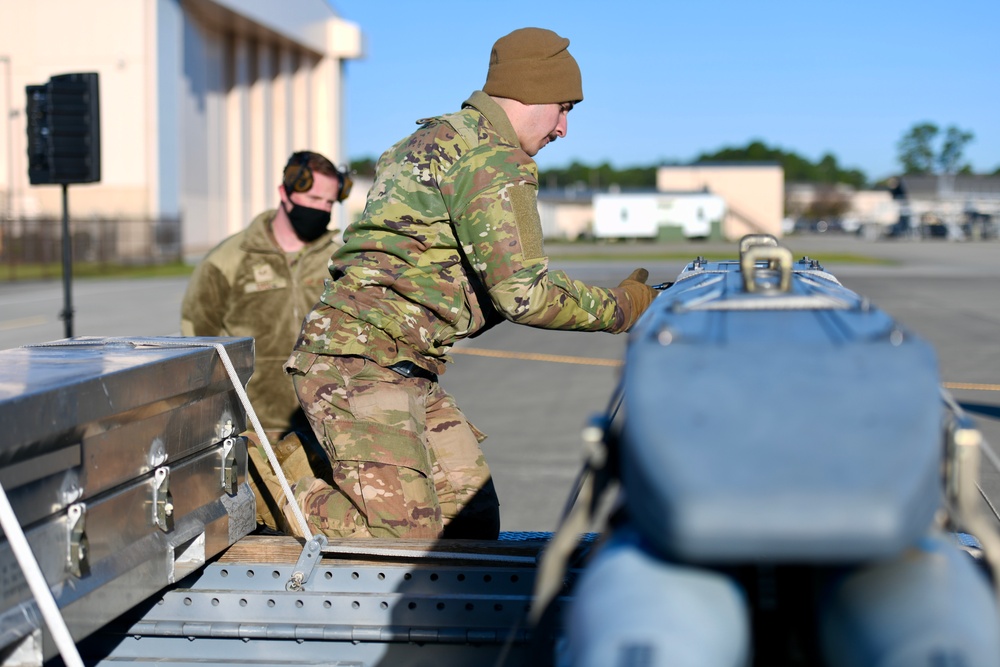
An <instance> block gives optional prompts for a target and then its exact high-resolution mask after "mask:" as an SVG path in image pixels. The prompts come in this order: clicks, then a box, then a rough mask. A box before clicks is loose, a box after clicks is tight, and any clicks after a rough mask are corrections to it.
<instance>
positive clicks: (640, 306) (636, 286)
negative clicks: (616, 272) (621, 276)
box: [618, 269, 659, 331]
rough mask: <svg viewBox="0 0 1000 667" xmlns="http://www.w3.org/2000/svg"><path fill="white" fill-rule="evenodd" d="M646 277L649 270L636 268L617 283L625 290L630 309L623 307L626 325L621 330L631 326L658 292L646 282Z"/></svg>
mask: <svg viewBox="0 0 1000 667" xmlns="http://www.w3.org/2000/svg"><path fill="white" fill-rule="evenodd" d="M647 278H649V271H647V270H646V269H636V270H635V271H633V272H632V273H631V274H630V275H629V277H628V278H626V279H625V280H623V281H621V284H619V285H618V287H620V288H621V289H623V290H625V294H626V295H627V297H628V300H629V306H630V309H626V308H623V310H625V311H626V314H627V318H626V326H625V328H624V329H622V330H623V331H628V330H629V329H631V328H632V325H633V324H635V322H636V320H638V319H639V316H640V315H642V314H643V313H644V312H645V311H646V309H647V308H649V304H651V303H653V299H655V298H656V295H657V294H659V292H657V291H656V290H655V289H653V288H652V287H650V286H649V285H647V284H646V279H647Z"/></svg>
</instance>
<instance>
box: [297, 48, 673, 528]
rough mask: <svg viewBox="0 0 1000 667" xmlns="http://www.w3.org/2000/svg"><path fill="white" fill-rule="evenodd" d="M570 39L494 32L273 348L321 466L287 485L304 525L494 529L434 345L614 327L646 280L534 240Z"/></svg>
mask: <svg viewBox="0 0 1000 667" xmlns="http://www.w3.org/2000/svg"><path fill="white" fill-rule="evenodd" d="M568 45H569V40H567V39H564V38H562V37H559V36H558V35H556V34H555V33H553V32H551V31H549V30H542V29H538V28H525V29H521V30H516V31H514V32H513V33H511V34H509V35H507V36H505V37H502V38H501V39H500V40H498V41H497V42H496V44H495V45H494V48H493V52H492V55H491V58H490V68H489V73H488V76H487V81H486V85H485V86H484V87H483V90H482V91H477V92H475V93H473V94H472V96H471V97H470V98H469V99H468V100H466V102H465V103H464V104H463V105H462V109H461V110H460V111H458V112H455V113H452V114H448V115H444V116H439V117H436V118H429V119H423V120H420V121H418V123H420V128H419V129H418V130H417V131H416V132H415V133H414V134H412V135H411V136H409V137H407V138H406V139H404V140H402V141H400V142H399V143H397V144H396V145H395V146H393V147H392V148H390V149H389V150H388V151H387V152H386V153H385V154H384V155H383V156H382V157H381V159H380V160H379V162H378V165H377V167H376V176H375V181H374V184H373V186H372V189H371V191H370V192H369V195H368V202H367V205H366V207H365V211H364V214H363V215H362V217H361V219H360V220H358V221H357V222H355V223H354V224H352V225H351V226H350V227H349V228H348V229H347V231H346V233H345V235H344V246H343V247H342V248H340V249H339V250H338V251H337V252H336V253H335V254H334V256H333V258H332V259H331V262H330V273H331V275H332V281H330V283H329V284H328V286H327V289H326V291H325V292H324V294H323V297H322V299H321V301H320V303H318V304H317V305H316V307H315V308H314V309H313V311H312V312H311V313H310V314H309V315H308V316H307V317H306V319H305V322H304V323H303V327H302V332H301V335H300V337H299V341H298V343H297V345H296V348H295V351H294V353H293V354H292V356H291V358H290V359H289V360H288V362H287V363H286V371H287V372H289V373H290V374H292V376H293V382H294V384H295V388H296V392H297V393H298V396H299V400H300V401H301V403H302V406H303V408H304V409H305V411H306V414H307V416H308V417H309V419H310V422H311V423H312V425H313V429H314V430H315V431H316V433H317V435H318V436H319V437H320V439H321V440H322V442H323V444H324V447H325V448H326V450H327V453H328V454H329V456H330V458H331V462H332V466H333V480H332V482H333V485H332V486H331V485H328V484H327V483H326V481H325V480H319V479H313V478H307V479H302V480H298V481H297V483H296V488H295V495H296V498H297V501H298V502H299V504H300V506H301V507H302V508H303V510H304V511H305V513H306V514H307V515H309V520H310V521H311V522H312V524H313V526H314V527H315V528H316V529H317V530H320V531H322V532H325V533H327V534H329V535H372V536H377V537H388V536H395V537H439V536H442V535H443V536H445V537H479V538H494V537H496V535H497V534H498V532H499V511H498V502H497V498H496V493H495V491H494V489H493V483H492V480H491V478H490V472H489V468H488V466H487V465H486V461H485V458H484V456H483V454H482V451H481V450H480V448H479V443H480V442H481V441H482V439H483V438H484V435H483V434H482V433H480V432H479V431H477V430H476V429H475V427H474V426H473V425H472V424H470V423H469V421H468V420H467V419H466V418H465V417H464V415H463V414H462V413H461V411H459V410H458V408H457V407H456V405H455V402H454V400H453V399H452V398H451V397H450V396H449V395H448V394H447V393H445V392H444V391H443V390H442V389H441V387H440V386H439V385H438V382H437V375H438V374H440V373H443V372H444V369H445V364H446V362H448V361H449V357H448V351H449V349H450V348H451V346H452V345H453V344H454V343H455V342H456V341H458V340H461V339H463V338H466V337H469V336H473V335H476V334H478V333H481V332H483V331H485V330H486V329H487V328H489V327H491V326H493V325H494V324H496V323H498V322H500V321H502V320H509V321H512V322H516V323H519V324H527V325H529V326H534V327H541V328H546V329H567V330H577V331H609V332H613V333H618V332H622V331H625V330H627V329H628V328H629V327H630V326H631V325H632V323H633V322H634V321H635V320H636V319H637V318H638V316H639V315H640V314H641V313H642V311H643V310H644V309H645V308H646V307H647V306H648V305H649V303H650V301H651V300H652V298H653V296H654V295H655V292H654V291H653V290H652V289H651V288H649V287H647V286H646V285H644V284H643V283H644V281H645V277H644V274H645V271H643V270H637V271H636V272H634V273H633V275H632V276H630V277H629V278H628V279H626V280H625V281H623V282H622V284H621V286H619V287H618V288H613V289H606V288H600V287H593V286H588V285H585V284H583V283H581V282H579V281H576V280H572V279H570V278H569V277H568V276H567V275H566V274H565V273H563V272H561V271H550V270H549V266H548V258H547V257H546V256H545V254H544V252H543V250H542V230H541V224H540V221H539V217H538V210H537V204H536V194H537V190H538V168H537V166H536V164H535V162H534V160H533V159H532V157H533V156H534V155H535V154H536V153H537V152H538V150H540V149H541V148H542V147H543V146H545V145H546V144H547V143H549V142H551V141H554V140H555V139H556V138H557V137H563V136H565V134H566V115H567V113H568V112H569V111H570V109H572V108H573V105H574V104H575V103H577V102H579V101H581V100H582V99H583V91H582V86H581V83H580V71H579V68H578V67H577V64H576V61H575V60H574V59H573V57H572V56H571V55H570V54H569V52H568V51H567V46H568Z"/></svg>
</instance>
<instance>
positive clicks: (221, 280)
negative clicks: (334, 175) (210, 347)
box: [181, 210, 339, 432]
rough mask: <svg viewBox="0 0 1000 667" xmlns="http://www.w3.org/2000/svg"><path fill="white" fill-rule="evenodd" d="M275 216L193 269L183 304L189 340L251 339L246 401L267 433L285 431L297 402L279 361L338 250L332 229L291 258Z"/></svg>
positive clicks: (255, 224) (292, 342) (262, 220)
mask: <svg viewBox="0 0 1000 667" xmlns="http://www.w3.org/2000/svg"><path fill="white" fill-rule="evenodd" d="M274 213H275V212H274V211H273V210H271V211H265V212H264V213H261V214H260V215H258V216H257V217H256V218H254V220H253V222H251V223H250V226H249V227H247V228H246V229H244V230H243V231H241V232H238V233H236V234H234V235H232V236H230V237H228V238H227V239H225V240H224V241H222V243H220V244H219V245H217V246H216V247H215V248H213V249H212V250H211V251H210V252H209V253H208V255H206V256H205V258H204V260H202V262H201V264H199V265H198V267H197V268H196V269H195V271H194V274H193V275H192V276H191V281H190V282H189V283H188V287H187V292H186V293H185V294H184V300H183V302H182V304H181V334H182V335H184V336H253V338H254V373H253V377H252V378H251V380H250V382H249V383H248V384H247V395H248V396H249V398H250V404H251V405H252V406H253V408H254V411H255V412H256V413H257V417H258V418H259V419H260V422H261V424H262V425H263V426H264V428H265V429H266V430H268V431H282V432H284V431H286V430H288V427H289V422H290V419H291V416H292V414H293V413H294V412H295V411H296V410H298V408H299V402H298V398H297V397H296V396H295V390H294V389H293V388H292V383H291V379H290V378H288V377H286V376H285V375H284V372H283V371H282V368H281V366H282V363H283V362H284V361H285V360H286V359H287V358H288V354H289V352H291V350H292V347H293V346H294V345H295V340H296V338H297V336H298V334H299V329H300V328H301V326H302V320H303V318H304V317H305V315H306V313H308V312H309V311H310V310H312V308H313V306H314V305H316V303H317V302H318V301H319V297H320V295H321V294H322V293H323V284H324V282H325V280H326V278H328V277H329V271H328V268H327V263H328V262H329V259H330V255H331V254H332V253H333V251H334V249H335V248H336V247H337V245H338V243H339V242H338V241H337V232H336V231H329V232H327V233H326V234H324V235H323V236H321V237H320V238H319V239H317V240H316V241H314V242H312V243H310V244H308V245H307V246H306V247H305V248H303V249H302V250H301V251H299V252H298V253H297V254H295V255H294V256H291V257H289V254H288V253H285V251H284V250H282V249H281V248H280V247H279V246H278V245H277V243H276V242H275V241H274V240H273V238H272V236H271V231H270V228H271V220H272V219H273V218H274Z"/></svg>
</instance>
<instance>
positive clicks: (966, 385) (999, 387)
mask: <svg viewBox="0 0 1000 667" xmlns="http://www.w3.org/2000/svg"><path fill="white" fill-rule="evenodd" d="M944 388H945V389H968V390H970V391H1000V384H975V383H973V382H945V383H944Z"/></svg>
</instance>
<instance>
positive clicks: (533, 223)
mask: <svg viewBox="0 0 1000 667" xmlns="http://www.w3.org/2000/svg"><path fill="white" fill-rule="evenodd" d="M507 191H508V193H509V194H510V204H511V207H512V208H513V209H514V222H515V224H516V225H517V236H518V240H519V241H520V243H521V254H522V255H523V257H524V259H538V258H539V257H544V251H543V250H542V221H541V218H539V217H538V200H537V199H536V197H535V189H534V188H532V187H531V186H528V185H513V186H511V187H510V188H508V190H507Z"/></svg>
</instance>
